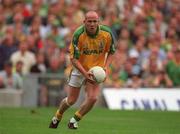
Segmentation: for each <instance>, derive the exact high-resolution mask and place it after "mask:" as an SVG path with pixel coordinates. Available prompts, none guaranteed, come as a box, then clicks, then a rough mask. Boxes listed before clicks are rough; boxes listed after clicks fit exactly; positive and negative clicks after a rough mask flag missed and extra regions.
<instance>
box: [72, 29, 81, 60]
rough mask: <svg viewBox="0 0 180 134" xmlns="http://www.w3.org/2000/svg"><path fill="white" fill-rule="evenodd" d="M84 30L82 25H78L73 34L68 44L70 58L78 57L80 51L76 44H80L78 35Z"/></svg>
mask: <svg viewBox="0 0 180 134" xmlns="http://www.w3.org/2000/svg"><path fill="white" fill-rule="evenodd" d="M83 32H84V27H83V26H81V27H79V28H78V29H77V30H76V31H75V32H74V34H73V37H72V41H71V44H70V46H69V52H70V58H76V59H79V57H80V51H79V48H78V45H79V44H80V41H79V37H80V35H81V34H82V33H83Z"/></svg>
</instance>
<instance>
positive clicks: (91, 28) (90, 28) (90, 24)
mask: <svg viewBox="0 0 180 134" xmlns="http://www.w3.org/2000/svg"><path fill="white" fill-rule="evenodd" d="M84 24H85V27H86V30H87V32H88V33H90V34H95V33H96V30H97V27H98V25H99V19H98V18H97V17H96V16H94V17H93V16H91V17H87V18H86V19H85V21H84Z"/></svg>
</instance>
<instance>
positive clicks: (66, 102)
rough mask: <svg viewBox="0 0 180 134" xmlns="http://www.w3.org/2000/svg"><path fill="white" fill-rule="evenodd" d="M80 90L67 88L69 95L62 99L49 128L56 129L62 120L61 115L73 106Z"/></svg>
mask: <svg viewBox="0 0 180 134" xmlns="http://www.w3.org/2000/svg"><path fill="white" fill-rule="evenodd" d="M79 92H80V88H77V87H71V86H69V94H68V97H66V98H64V99H63V100H62V101H61V102H60V105H59V108H58V110H57V111H56V113H55V116H54V117H53V118H52V121H51V123H50V125H49V128H57V126H58V124H59V122H60V121H61V119H62V116H63V113H64V112H65V111H66V110H67V109H68V108H69V107H70V106H71V105H73V104H74V103H75V102H76V100H77V98H78V96H79Z"/></svg>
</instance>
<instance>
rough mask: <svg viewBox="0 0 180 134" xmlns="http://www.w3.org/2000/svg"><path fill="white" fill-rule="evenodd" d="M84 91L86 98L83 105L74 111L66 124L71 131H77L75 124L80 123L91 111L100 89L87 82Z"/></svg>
mask: <svg viewBox="0 0 180 134" xmlns="http://www.w3.org/2000/svg"><path fill="white" fill-rule="evenodd" d="M85 91H86V95H87V96H86V99H85V101H84V103H83V104H82V105H81V107H80V109H79V110H78V111H76V113H75V114H74V117H72V118H71V119H70V122H69V124H68V126H69V128H71V129H77V127H78V126H77V122H78V121H80V120H81V118H82V117H83V116H84V115H86V114H87V113H88V112H89V111H90V110H91V109H92V107H93V106H94V104H95V102H96V100H97V98H98V95H99V92H100V87H99V85H98V84H95V85H93V84H91V83H89V82H87V83H86V88H85Z"/></svg>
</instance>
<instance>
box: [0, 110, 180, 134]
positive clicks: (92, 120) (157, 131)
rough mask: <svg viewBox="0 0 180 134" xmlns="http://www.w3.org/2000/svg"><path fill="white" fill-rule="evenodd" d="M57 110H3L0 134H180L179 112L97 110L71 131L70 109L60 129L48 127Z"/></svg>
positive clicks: (0, 118)
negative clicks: (69, 123) (69, 122)
mask: <svg viewBox="0 0 180 134" xmlns="http://www.w3.org/2000/svg"><path fill="white" fill-rule="evenodd" d="M55 111H56V109H55V108H35V109H33V110H32V109H31V108H0V134H180V113H179V112H160V111H159V112H158V111H154V112H152V111H151V112H150V111H110V110H108V109H101V108H94V109H93V110H92V111H91V112H90V113H89V114H88V115H87V116H86V117H85V118H83V120H82V121H81V122H80V123H79V129H78V130H69V129H68V128H67V123H68V120H69V118H70V117H71V116H72V115H73V113H74V112H75V109H69V110H68V111H67V112H66V113H65V115H64V118H63V120H62V122H61V123H60V125H59V127H58V128H57V129H49V128H48V125H49V122H50V119H51V117H52V115H53V114H54V112H55Z"/></svg>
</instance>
